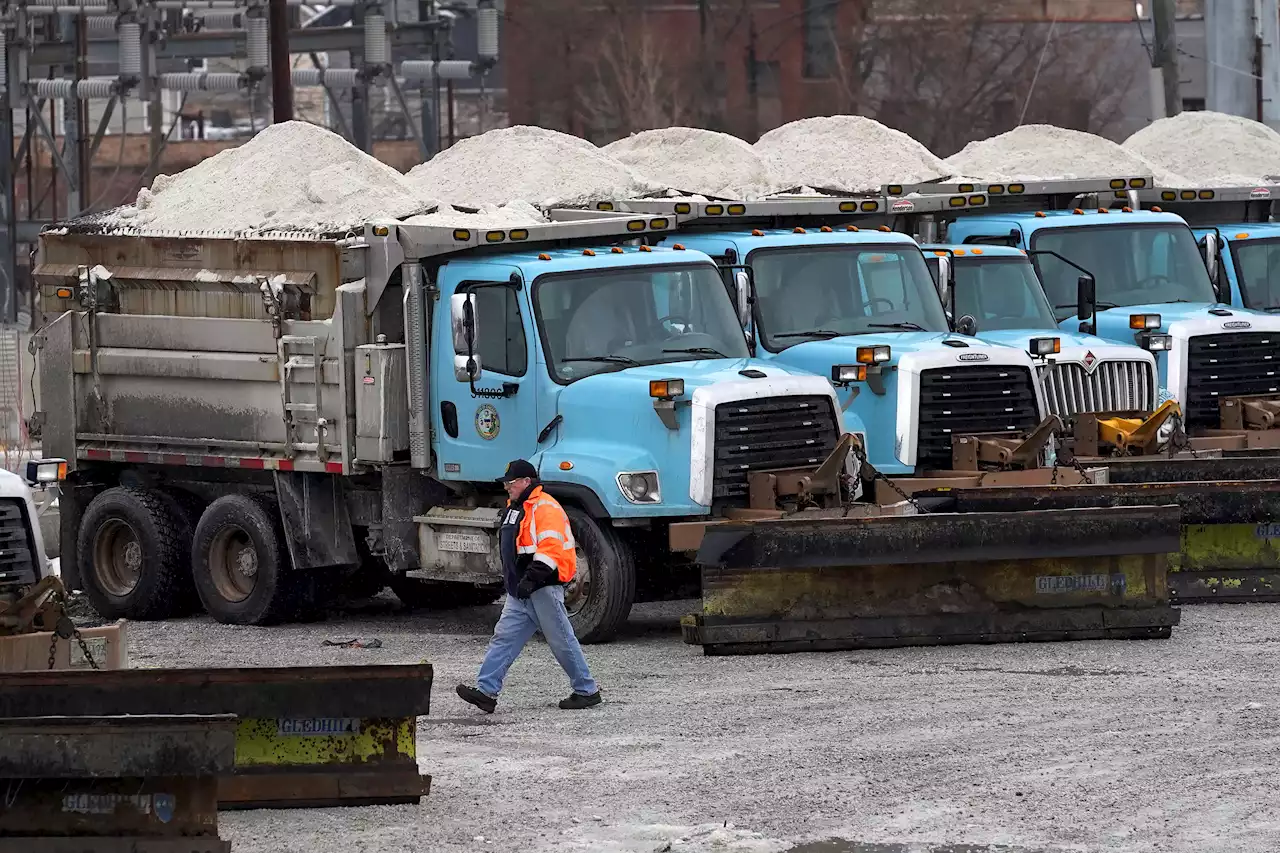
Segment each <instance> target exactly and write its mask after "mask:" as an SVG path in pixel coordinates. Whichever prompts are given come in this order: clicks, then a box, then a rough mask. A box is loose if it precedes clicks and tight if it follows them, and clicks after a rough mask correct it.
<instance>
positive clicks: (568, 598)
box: [564, 506, 636, 643]
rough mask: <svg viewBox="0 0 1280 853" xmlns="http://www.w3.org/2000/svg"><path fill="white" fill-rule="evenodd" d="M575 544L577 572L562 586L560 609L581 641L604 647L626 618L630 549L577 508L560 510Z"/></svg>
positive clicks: (632, 583) (632, 563) (631, 591)
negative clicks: (565, 611)
mask: <svg viewBox="0 0 1280 853" xmlns="http://www.w3.org/2000/svg"><path fill="white" fill-rule="evenodd" d="M564 511H565V513H566V514H567V515H568V516H569V524H570V526H571V527H572V528H573V538H574V540H575V541H576V542H577V543H578V549H577V554H578V570H577V573H576V574H575V575H574V578H573V580H572V581H571V582H570V583H569V585H568V586H567V587H565V591H564V605H565V609H566V610H568V611H569V622H570V623H572V624H573V632H574V634H576V635H577V637H578V641H579V642H581V643H607V642H608V641H610V640H612V639H613V638H614V637H615V636H616V635H617V633H618V629H620V628H621V627H622V626H623V625H625V624H626V622H627V617H628V616H630V615H631V605H632V603H633V602H634V601H635V599H636V560H635V555H634V554H633V553H632V551H631V546H630V545H628V544H627V543H626V542H624V541H623V539H622V537H621V536H619V535H618V534H617V533H616V532H615V531H614V530H613V528H611V527H602V526H601V525H600V523H599V522H597V521H596V520H595V519H594V518H592V517H591V516H589V515H587V514H586V513H585V512H583V511H582V510H580V509H578V508H577V507H572V506H567V507H565V508H564Z"/></svg>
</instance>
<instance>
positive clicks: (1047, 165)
mask: <svg viewBox="0 0 1280 853" xmlns="http://www.w3.org/2000/svg"><path fill="white" fill-rule="evenodd" d="M946 167H947V168H948V169H950V170H952V171H954V172H955V173H956V174H958V175H964V176H965V177H968V178H973V179H974V180H979V181H1012V180H1021V181H1052V180H1061V179H1074V178H1099V177H1104V176H1107V175H1153V176H1154V177H1155V179H1156V181H1157V183H1168V182H1169V181H1168V180H1167V179H1171V178H1172V179H1175V180H1174V181H1173V182H1175V183H1176V182H1177V181H1176V177H1177V176H1176V175H1171V174H1168V173H1167V172H1166V171H1165V170H1163V169H1157V168H1155V167H1154V166H1153V165H1152V164H1151V163H1149V162H1147V161H1146V160H1145V159H1144V158H1143V157H1141V156H1140V155H1138V154H1136V153H1134V152H1132V151H1129V150H1126V149H1125V148H1122V147H1121V146H1119V145H1117V144H1116V143H1114V142H1112V141H1111V140H1109V139H1103V138H1102V137H1101V136H1094V135H1093V134H1092V133H1084V132H1083V131H1079V130H1068V129H1066V128H1063V127H1054V126H1053V125H1050V124H1025V125H1023V126H1021V127H1015V128H1014V129H1013V130H1010V131H1008V132H1007V133H1002V134H1000V135H999V136H993V137H991V138H990V139H982V140H979V141H977V142H970V143H969V144H968V145H966V146H965V147H964V148H963V149H962V150H961V151H960V152H959V153H957V154H953V155H951V156H950V157H948V158H947V161H946Z"/></svg>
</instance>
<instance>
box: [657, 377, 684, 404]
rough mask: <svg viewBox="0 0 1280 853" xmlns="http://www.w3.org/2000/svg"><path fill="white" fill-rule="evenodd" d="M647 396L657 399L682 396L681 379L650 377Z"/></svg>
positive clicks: (682, 384)
mask: <svg viewBox="0 0 1280 853" xmlns="http://www.w3.org/2000/svg"><path fill="white" fill-rule="evenodd" d="M649 396H650V397H654V398H657V399H659V400H667V399H670V398H672V397H683V396H684V380H683V379H650V380H649Z"/></svg>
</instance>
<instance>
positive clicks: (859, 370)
mask: <svg viewBox="0 0 1280 853" xmlns="http://www.w3.org/2000/svg"><path fill="white" fill-rule="evenodd" d="M866 378H867V366H866V365H865V364H833V365H831V381H832V382H836V383H840V384H845V383H849V382H863V381H865V380H866Z"/></svg>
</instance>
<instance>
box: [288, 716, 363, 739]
mask: <svg viewBox="0 0 1280 853" xmlns="http://www.w3.org/2000/svg"><path fill="white" fill-rule="evenodd" d="M276 734H277V735H279V736H281V737H327V736H330V735H358V734H360V720H359V718H357V717H289V718H284V719H278V720H276Z"/></svg>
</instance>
